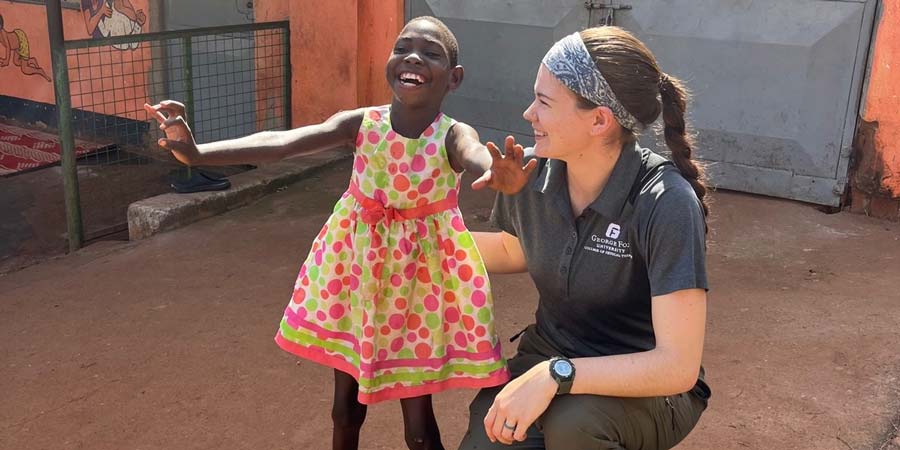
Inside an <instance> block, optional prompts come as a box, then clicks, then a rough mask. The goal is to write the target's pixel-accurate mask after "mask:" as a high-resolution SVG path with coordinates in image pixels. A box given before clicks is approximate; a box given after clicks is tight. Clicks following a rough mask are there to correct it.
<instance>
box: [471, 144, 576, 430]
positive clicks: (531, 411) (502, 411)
mask: <svg viewBox="0 0 900 450" xmlns="http://www.w3.org/2000/svg"><path fill="white" fill-rule="evenodd" d="M507 142H509V138H507ZM557 387H558V385H557V384H556V381H554V380H553V378H551V377H550V363H549V362H548V361H544V362H542V363H540V364H538V365H536V366H534V367H532V368H531V370H529V371H528V372H525V373H524V374H522V376H520V377H518V378H516V379H515V380H512V381H510V382H509V384H507V385H506V386H505V387H504V388H503V390H501V391H500V393H499V394H497V396H496V397H494V404H493V405H491V407H490V409H488V412H487V415H486V416H485V417H484V431H485V433H487V437H488V439H490V440H491V442H496V441H500V442H502V443H504V444H506V445H509V444H512V442H513V440H516V441H524V440H525V432H526V431H528V427H530V426H531V424H533V423H534V421H535V420H537V418H538V417H540V416H541V414H543V413H544V411H546V410H547V407H548V406H550V402H551V401H552V400H553V397H554V396H555V395H556V389H557Z"/></svg>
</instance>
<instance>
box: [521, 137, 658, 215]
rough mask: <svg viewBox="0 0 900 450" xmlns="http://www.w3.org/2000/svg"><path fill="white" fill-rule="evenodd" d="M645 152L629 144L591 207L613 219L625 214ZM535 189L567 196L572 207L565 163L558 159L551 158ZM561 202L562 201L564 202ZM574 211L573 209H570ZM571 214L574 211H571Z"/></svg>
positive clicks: (563, 198)
mask: <svg viewBox="0 0 900 450" xmlns="http://www.w3.org/2000/svg"><path fill="white" fill-rule="evenodd" d="M642 153H643V152H642V151H641V148H640V147H639V146H638V145H637V143H631V144H626V145H625V146H624V147H623V148H622V152H621V153H620V154H619V159H618V160H616V165H615V166H613V170H612V173H611V174H610V175H609V180H608V181H607V182H606V186H605V187H604V188H603V191H602V192H600V195H599V196H597V198H596V199H595V200H594V201H593V202H591V204H590V205H588V207H589V208H590V209H592V210H594V211H596V212H598V213H600V214H602V215H603V216H605V217H607V218H609V219H613V218H617V217H619V216H620V215H621V214H622V211H623V209H624V207H625V203H626V202H627V201H628V197H629V195H630V194H631V191H632V188H633V186H634V183H635V182H636V180H635V178H637V175H638V173H639V172H640V170H641V165H642V164H643V159H644V158H643V154H642ZM531 187H532V189H534V190H535V191H537V192H540V193H542V194H549V195H553V196H555V197H559V198H560V199H561V200H565V202H564V203H565V204H566V205H567V206H568V207H569V208H571V206H569V205H570V202H569V198H568V189H566V163H565V162H563V161H561V160H558V159H548V160H546V162H545V164H544V165H543V167H542V168H541V171H540V173H539V174H538V176H537V177H536V178H535V179H534V181H533V182H532V184H531ZM561 203H562V202H561ZM569 211H571V210H569ZM568 214H569V215H571V212H569V213H568Z"/></svg>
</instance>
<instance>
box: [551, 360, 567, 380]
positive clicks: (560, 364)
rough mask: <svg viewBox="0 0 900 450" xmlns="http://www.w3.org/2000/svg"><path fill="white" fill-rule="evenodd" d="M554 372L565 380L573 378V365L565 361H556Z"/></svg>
mask: <svg viewBox="0 0 900 450" xmlns="http://www.w3.org/2000/svg"><path fill="white" fill-rule="evenodd" d="M553 371H554V372H556V373H557V374H558V375H559V376H561V377H563V378H568V377H570V376H572V364H570V363H569V362H568V361H565V360H559V361H556V364H554V365H553Z"/></svg>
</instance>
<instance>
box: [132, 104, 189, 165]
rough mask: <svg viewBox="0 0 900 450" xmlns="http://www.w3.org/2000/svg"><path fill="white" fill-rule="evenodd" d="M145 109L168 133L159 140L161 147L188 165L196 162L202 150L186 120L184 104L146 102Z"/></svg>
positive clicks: (160, 127)
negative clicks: (151, 104)
mask: <svg viewBox="0 0 900 450" xmlns="http://www.w3.org/2000/svg"><path fill="white" fill-rule="evenodd" d="M144 110H146V111H147V113H148V114H150V115H151V116H153V118H155V119H156V121H157V122H159V129H160V130H163V131H164V132H165V133H166V137H165V139H160V140H159V141H157V143H158V144H159V146H160V147H162V148H164V149H166V150H169V151H170V152H172V155H173V156H175V159H177V160H178V161H181V163H182V164H186V165H188V166H190V165H193V164H196V163H197V161H198V160H199V159H200V152H199V151H198V150H197V144H196V142H194V135H193V133H191V128H190V127H188V124H187V122H185V120H184V116H185V109H184V105H183V104H181V103H179V102H176V101H173V100H164V101H161V102H159V103H158V104H156V105H153V106H150V105H148V104H146V103H144Z"/></svg>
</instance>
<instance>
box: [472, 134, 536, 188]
mask: <svg viewBox="0 0 900 450" xmlns="http://www.w3.org/2000/svg"><path fill="white" fill-rule="evenodd" d="M487 149H488V152H490V154H491V158H492V159H493V162H492V163H491V168H490V169H488V170H487V171H485V172H484V174H483V175H482V176H481V177H480V178H478V179H477V180H475V182H474V183H472V189H482V188H485V187H489V188H491V189H493V190H495V191H500V192H502V193H504V194H515V193H516V192H519V191H521V190H522V188H523V187H525V183H527V182H528V177H530V176H531V172H532V171H534V168H535V167H537V160H536V159H532V160H531V161H528V164H526V165H525V166H522V160H523V158H524V155H525V152H524V150H523V149H522V146H521V145H519V144H516V139H515V138H514V137H512V136H507V137H506V152H505V154H500V150H499V149H498V148H497V146H496V145H495V144H494V143H493V142H488V143H487Z"/></svg>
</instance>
